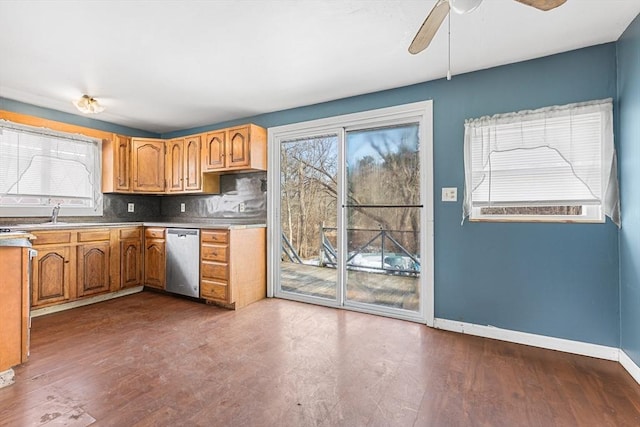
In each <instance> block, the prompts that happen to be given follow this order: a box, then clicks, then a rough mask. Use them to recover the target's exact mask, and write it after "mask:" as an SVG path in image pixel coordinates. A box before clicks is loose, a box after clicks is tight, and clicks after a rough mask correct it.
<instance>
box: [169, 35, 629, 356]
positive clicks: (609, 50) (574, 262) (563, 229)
mask: <svg viewBox="0 0 640 427" xmlns="http://www.w3.org/2000/svg"><path fill="white" fill-rule="evenodd" d="M607 97H613V98H615V97H616V46H615V44H605V45H600V46H594V47H590V48H586V49H581V50H577V51H572V52H568V53H563V54H560V55H554V56H550V57H546V58H542V59H537V60H532V61H527V62H522V63H518V64H512V65H507V66H502V67H498V68H493V69H489V70H484V71H479V72H474V73H470V74H466V75H459V76H454V77H453V79H452V80H451V81H446V80H438V81H433V82H427V83H423V84H418V85H413V86H408V87H403V88H399V89H393V90H388V91H383V92H378V93H373V94H368V95H362V96H357V97H353V98H348V99H343V100H337V101H333V102H328V103H324V104H319V105H312V106H307V107H302V108H296V109H292V110H287V111H280V112H275V113H270V114H264V115H260V116H255V117H249V118H245V119H242V120H237V121H233V122H225V123H219V124H216V125H215V126H213V125H212V126H206V127H201V128H196V129H189V130H185V131H183V132H180V133H177V132H176V133H172V134H167V135H163V137H173V136H179V135H184V134H188V133H194V132H200V131H204V130H209V129H213V128H215V127H226V126H230V125H235V124H238V123H241V122H247V121H251V122H254V123H257V124H259V125H262V126H265V127H270V126H277V125H283V124H289V123H295V122H299V121H305V120H312V119H318V118H322V117H327V116H333V115H338V114H345V113H352V112H356V111H363V110H368V109H374V108H381V107H387V106H391V105H397V104H402V103H408V102H415V101H422V100H426V99H433V108H434V173H435V177H434V182H435V194H436V195H438V194H440V193H439V189H440V188H441V187H449V186H457V187H458V188H459V194H462V189H463V183H464V174H463V152H462V141H463V133H464V128H463V123H464V120H465V119H466V118H471V117H479V116H484V115H488V114H495V113H501V112H509V111H517V110H522V109H530V108H538V107H544V106H549V105H554V104H566V103H570V102H578V101H587V100H592V99H601V98H607ZM434 207H435V301H436V304H435V305H436V307H435V312H436V317H440V318H446V319H452V320H461V321H465V322H471V323H477V324H481V325H493V326H497V327H502V328H507V329H513V330H518V331H524V332H531V333H536V334H542V335H548V336H554V337H560V338H567V339H572V340H578V341H585V342H592V343H597V344H603V345H610V346H614V347H617V346H618V345H619V292H618V291H619V281H618V278H619V275H618V233H617V229H616V227H615V226H614V225H613V224H611V223H610V222H609V221H607V223H606V224H532V223H530V224H507V223H469V222H466V223H465V224H464V226H462V227H461V226H460V220H461V212H462V206H461V202H458V203H446V204H445V203H442V202H440V201H438V200H437V199H436V201H435V206H434Z"/></svg>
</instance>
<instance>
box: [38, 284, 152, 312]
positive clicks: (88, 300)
mask: <svg viewBox="0 0 640 427" xmlns="http://www.w3.org/2000/svg"><path fill="white" fill-rule="evenodd" d="M142 289H144V287H143V286H136V287H135V288H128V289H122V290H120V291H116V292H111V293H108V294H102V295H96V296H95V297H89V298H83V299H80V300H77V301H71V302H67V303H63V304H57V305H52V306H51V307H44V308H36V309H33V310H31V317H38V316H44V315H45V314H51V313H57V312H59V311H64V310H69V309H72V308H76V307H82V306H84V305H89V304H95V303H97V302H102V301H107V300H110V299H114V298H118V297H123V296H125V295H131V294H136V293H138V292H142Z"/></svg>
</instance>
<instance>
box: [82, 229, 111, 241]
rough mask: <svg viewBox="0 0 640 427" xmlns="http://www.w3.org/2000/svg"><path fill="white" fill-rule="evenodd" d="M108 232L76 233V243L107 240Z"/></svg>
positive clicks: (89, 231)
mask: <svg viewBox="0 0 640 427" xmlns="http://www.w3.org/2000/svg"><path fill="white" fill-rule="evenodd" d="M109 234H110V233H109V230H87V231H78V242H96V241H101V240H109Z"/></svg>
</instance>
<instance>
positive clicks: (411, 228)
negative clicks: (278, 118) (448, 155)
mask: <svg viewBox="0 0 640 427" xmlns="http://www.w3.org/2000/svg"><path fill="white" fill-rule="evenodd" d="M423 105H424V104H421V107H423ZM429 107H430V104H429ZM419 111H420V112H422V110H419ZM429 113H430V110H429ZM425 116H426V114H417V113H416V112H415V109H414V110H411V112H410V113H408V114H405V116H404V117H403V116H402V115H401V116H400V117H395V116H394V117H392V118H389V117H386V116H385V117H384V119H377V120H376V119H375V118H374V119H365V120H362V119H360V118H358V120H353V121H347V122H345V123H344V125H343V126H330V125H327V126H309V127H307V128H305V127H304V126H299V127H294V128H293V129H288V128H286V129H284V130H282V131H281V132H277V133H276V134H275V135H270V144H271V150H272V151H271V155H272V156H274V155H275V156H277V157H276V160H274V161H272V166H271V168H272V169H271V170H270V171H269V176H270V180H269V182H270V194H271V198H270V200H271V202H272V203H273V204H274V206H273V207H272V209H271V210H270V227H271V233H272V234H271V236H272V245H271V256H270V270H271V274H270V278H271V286H272V291H273V294H274V295H275V296H277V297H282V298H290V299H295V300H300V301H305V302H312V303H318V304H324V305H330V306H336V307H347V308H350V309H354V310H360V311H366V312H371V313H377V314H382V315H388V316H393V317H399V318H405V319H409V320H417V321H425V320H427V322H428V320H429V318H430V316H431V317H432V310H429V307H430V306H432V297H433V294H432V291H431V289H432V277H433V272H432V270H431V269H430V267H426V266H431V265H432V263H431V262H430V261H431V259H432V257H433V254H432V235H431V234H430V233H428V232H427V230H430V229H431V225H432V202H431V194H432V192H431V180H430V177H431V139H430V123H429V124H428V125H427V124H426V121H425V119H424V117H425ZM426 126H429V132H427V129H425V127H426ZM270 132H271V130H270ZM427 166H428V167H427ZM274 169H275V170H274ZM425 259H426V262H425ZM427 291H428V292H427ZM429 313H431V314H429Z"/></svg>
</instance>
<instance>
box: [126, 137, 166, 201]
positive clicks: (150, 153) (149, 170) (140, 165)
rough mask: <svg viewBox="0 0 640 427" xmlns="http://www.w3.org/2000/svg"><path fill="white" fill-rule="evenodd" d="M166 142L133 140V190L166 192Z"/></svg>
mask: <svg viewBox="0 0 640 427" xmlns="http://www.w3.org/2000/svg"><path fill="white" fill-rule="evenodd" d="M164 158H165V147H164V141H161V140H150V139H138V138H133V139H132V140H131V160H132V168H131V171H132V174H133V190H134V191H141V192H149V193H158V192H160V193H161V192H164V187H165V182H164V180H165V175H164Z"/></svg>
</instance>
